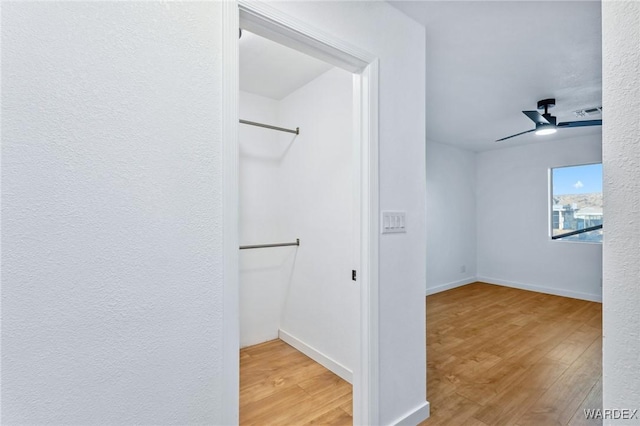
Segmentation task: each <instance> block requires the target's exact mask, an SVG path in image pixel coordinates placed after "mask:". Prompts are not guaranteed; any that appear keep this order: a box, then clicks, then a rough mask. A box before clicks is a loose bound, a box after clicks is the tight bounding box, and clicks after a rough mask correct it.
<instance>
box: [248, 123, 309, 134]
mask: <svg viewBox="0 0 640 426" xmlns="http://www.w3.org/2000/svg"><path fill="white" fill-rule="evenodd" d="M240 123H242V124H248V125H250V126H258V127H264V128H265V129H271V130H279V131H281V132H287V133H295V134H296V135H299V134H300V127H296V129H295V130H293V129H285V128H284V127H277V126H271V125H270V124H262V123H256V122H255V121H249V120H240Z"/></svg>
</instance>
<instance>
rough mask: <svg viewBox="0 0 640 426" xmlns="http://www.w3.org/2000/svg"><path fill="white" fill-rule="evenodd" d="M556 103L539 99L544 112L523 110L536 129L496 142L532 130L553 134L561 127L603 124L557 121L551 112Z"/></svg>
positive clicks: (598, 124)
mask: <svg viewBox="0 0 640 426" xmlns="http://www.w3.org/2000/svg"><path fill="white" fill-rule="evenodd" d="M555 104H556V100H555V99H554V98H549V99H542V100H540V101H538V109H539V110H543V109H544V113H543V114H540V113H539V112H538V111H522V113H523V114H524V115H526V116H527V117H529V119H530V120H531V121H533V122H534V123H535V125H536V127H535V129H531V130H527V131H524V132H520V133H516V134H515V135H511V136H507V137H506V138H502V139H498V140H497V141H496V142H501V141H504V140H506V139H511V138H513V137H516V136H520V135H524V134H525V133H531V132H536V135H551V134H553V133H555V132H556V131H557V130H558V128H559V127H586V126H600V125H602V120H582V121H565V122H563V123H557V119H556V117H555V116H553V115H551V114H549V108H552V107H554V106H555Z"/></svg>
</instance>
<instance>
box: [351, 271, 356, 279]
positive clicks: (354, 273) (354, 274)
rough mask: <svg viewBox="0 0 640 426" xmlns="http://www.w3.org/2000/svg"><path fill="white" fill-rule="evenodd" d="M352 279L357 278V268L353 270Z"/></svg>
mask: <svg viewBox="0 0 640 426" xmlns="http://www.w3.org/2000/svg"><path fill="white" fill-rule="evenodd" d="M351 279H352V280H353V281H355V280H356V270H355V269H354V270H352V271H351Z"/></svg>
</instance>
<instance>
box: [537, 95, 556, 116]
mask: <svg viewBox="0 0 640 426" xmlns="http://www.w3.org/2000/svg"><path fill="white" fill-rule="evenodd" d="M554 106H556V99H555V98H549V99H543V100H541V101H538V109H543V110H544V112H545V113H546V112H547V109H548V108H552V107H554Z"/></svg>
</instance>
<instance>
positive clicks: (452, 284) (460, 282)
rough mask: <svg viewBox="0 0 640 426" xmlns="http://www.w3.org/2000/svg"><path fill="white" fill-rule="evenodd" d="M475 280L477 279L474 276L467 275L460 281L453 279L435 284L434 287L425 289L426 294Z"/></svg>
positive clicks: (460, 285)
mask: <svg viewBox="0 0 640 426" xmlns="http://www.w3.org/2000/svg"><path fill="white" fill-rule="evenodd" d="M476 281H477V280H476V277H469V278H465V279H463V280H460V281H454V282H450V283H446V284H441V285H437V286H435V287H429V288H428V289H427V296H429V295H431V294H436V293H440V292H441V291H445V290H451V289H452V288H456V287H462V286H463V285H467V284H471V283H474V282H476Z"/></svg>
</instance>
